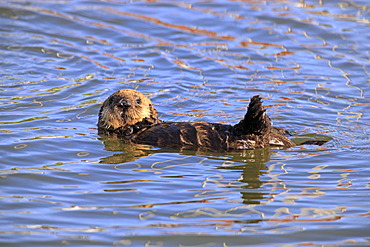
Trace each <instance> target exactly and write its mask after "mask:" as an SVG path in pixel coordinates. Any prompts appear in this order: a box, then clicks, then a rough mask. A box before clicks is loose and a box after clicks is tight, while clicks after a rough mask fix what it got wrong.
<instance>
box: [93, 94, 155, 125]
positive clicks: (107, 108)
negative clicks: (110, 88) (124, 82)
mask: <svg viewBox="0 0 370 247" xmlns="http://www.w3.org/2000/svg"><path fill="white" fill-rule="evenodd" d="M157 118H158V114H157V111H156V110H155V108H154V107H153V105H152V102H151V101H150V99H149V98H147V97H146V96H144V95H143V94H142V93H140V92H138V91H135V90H132V89H122V90H120V91H117V92H115V93H113V94H112V95H111V96H109V97H108V98H107V99H106V100H105V101H104V103H103V105H102V107H101V108H100V112H99V121H98V127H99V129H103V130H112V131H114V130H117V129H120V128H125V127H127V126H132V125H135V124H137V123H140V122H141V121H143V120H145V119H151V120H156V119H157Z"/></svg>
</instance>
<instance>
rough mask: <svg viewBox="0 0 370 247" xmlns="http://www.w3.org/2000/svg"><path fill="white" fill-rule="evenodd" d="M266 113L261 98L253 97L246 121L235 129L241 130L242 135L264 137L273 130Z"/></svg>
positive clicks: (242, 121) (241, 122) (245, 117)
mask: <svg viewBox="0 0 370 247" xmlns="http://www.w3.org/2000/svg"><path fill="white" fill-rule="evenodd" d="M265 112H266V110H265V109H264V108H263V106H262V99H261V97H260V96H259V95H256V96H253V97H252V98H251V101H250V103H249V106H248V110H247V113H246V114H245V116H244V119H243V120H241V121H240V122H239V123H238V124H237V125H236V126H235V127H237V128H238V129H241V131H242V134H256V135H264V134H266V133H268V132H270V130H271V121H270V118H269V117H268V116H267V115H266V113H265Z"/></svg>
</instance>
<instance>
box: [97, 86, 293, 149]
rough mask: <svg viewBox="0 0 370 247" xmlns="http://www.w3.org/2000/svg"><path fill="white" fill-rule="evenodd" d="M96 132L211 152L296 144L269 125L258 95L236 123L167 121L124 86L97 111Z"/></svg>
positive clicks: (165, 145) (128, 139)
mask: <svg viewBox="0 0 370 247" xmlns="http://www.w3.org/2000/svg"><path fill="white" fill-rule="evenodd" d="M98 131H99V134H104V135H113V136H117V137H118V138H121V139H122V140H124V141H127V142H133V143H138V144H149V145H153V146H158V147H184V148H191V149H203V150H212V151H230V150H243V149H257V148H265V147H269V146H278V147H285V148H289V147H293V146H295V145H296V144H295V143H294V142H292V141H291V140H290V139H289V138H288V137H286V136H285V134H286V133H287V131H286V130H285V129H283V128H278V127H273V126H272V124H271V120H270V118H269V117H268V116H267V115H266V112H265V109H264V108H263V106H262V101H261V98H260V96H253V97H252V98H251V100H250V103H249V106H248V110H247V113H246V114H245V116H244V118H243V119H242V120H241V121H240V122H239V123H237V124H236V125H226V124H218V123H205V122H170V121H168V122H167V121H161V120H159V119H158V113H157V110H156V109H155V108H154V106H153V104H152V102H151V101H150V99H149V98H147V97H146V96H145V95H143V94H142V93H140V92H138V91H136V90H132V89H123V90H120V91H117V92H115V93H113V94H112V95H110V96H109V97H108V98H107V99H106V100H105V101H104V103H103V105H102V107H101V109H100V112H99V120H98Z"/></svg>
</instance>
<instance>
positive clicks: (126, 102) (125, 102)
mask: <svg viewBox="0 0 370 247" xmlns="http://www.w3.org/2000/svg"><path fill="white" fill-rule="evenodd" d="M118 106H119V107H122V108H128V107H130V106H131V100H129V99H127V98H122V99H121V100H120V101H119V102H118Z"/></svg>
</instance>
